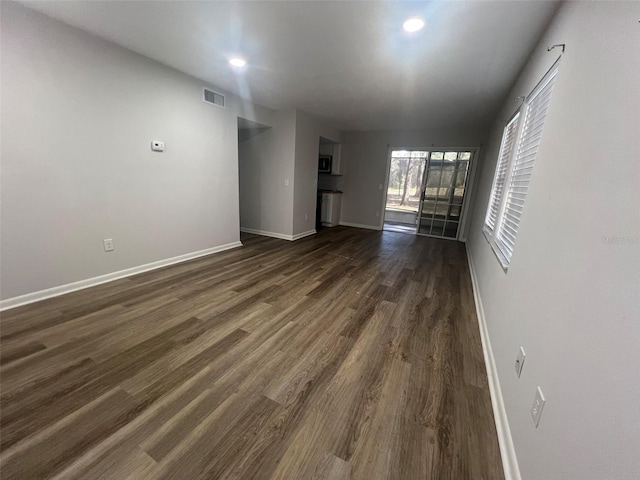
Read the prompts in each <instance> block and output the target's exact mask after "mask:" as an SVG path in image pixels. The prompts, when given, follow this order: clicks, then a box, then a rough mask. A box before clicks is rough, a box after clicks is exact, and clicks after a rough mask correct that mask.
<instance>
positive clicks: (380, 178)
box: [340, 126, 487, 228]
mask: <svg viewBox="0 0 640 480" xmlns="http://www.w3.org/2000/svg"><path fill="white" fill-rule="evenodd" d="M486 130H487V129H486V128H485V127H484V126H478V127H460V128H454V129H437V130H424V131H422V130H420V131H414V130H409V131H400V130H399V131H379V132H378V131H375V132H345V134H344V142H343V146H342V159H343V165H344V167H343V168H344V181H343V188H344V194H343V196H342V214H341V219H340V220H341V221H342V222H348V223H352V224H357V225H367V226H370V227H374V228H377V227H378V226H379V224H380V216H379V215H382V214H383V213H382V209H383V195H384V192H383V188H384V183H385V178H386V175H387V160H388V155H389V147H398V148H430V147H432V146H433V147H479V146H480V145H481V144H482V143H483V142H484V141H485V138H486V135H487V131H486Z"/></svg>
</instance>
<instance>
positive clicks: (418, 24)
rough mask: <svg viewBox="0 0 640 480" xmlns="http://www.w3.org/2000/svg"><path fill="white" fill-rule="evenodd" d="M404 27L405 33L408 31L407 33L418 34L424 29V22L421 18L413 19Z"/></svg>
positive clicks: (406, 22) (405, 23)
mask: <svg viewBox="0 0 640 480" xmlns="http://www.w3.org/2000/svg"><path fill="white" fill-rule="evenodd" d="M402 26H403V27H404V29H405V31H407V32H417V31H418V30H420V29H421V28H422V27H424V20H422V19H421V18H418V17H413V18H410V19H408V20H406V21H405V22H404V23H403V24H402Z"/></svg>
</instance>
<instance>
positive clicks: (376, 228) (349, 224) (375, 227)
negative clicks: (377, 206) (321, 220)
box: [340, 222, 382, 230]
mask: <svg viewBox="0 0 640 480" xmlns="http://www.w3.org/2000/svg"><path fill="white" fill-rule="evenodd" d="M340 225H344V226H345V227H354V228H366V229H367V230H382V229H381V228H380V226H379V225H364V224H362V223H351V222H340Z"/></svg>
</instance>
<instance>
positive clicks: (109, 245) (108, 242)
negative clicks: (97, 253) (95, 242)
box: [104, 238, 113, 252]
mask: <svg viewBox="0 0 640 480" xmlns="http://www.w3.org/2000/svg"><path fill="white" fill-rule="evenodd" d="M104 251H105V252H112V251H113V238H105V239H104Z"/></svg>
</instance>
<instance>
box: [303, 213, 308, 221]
mask: <svg viewBox="0 0 640 480" xmlns="http://www.w3.org/2000/svg"><path fill="white" fill-rule="evenodd" d="M304 219H305V221H306V220H309V214H308V213H305V214H304Z"/></svg>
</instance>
